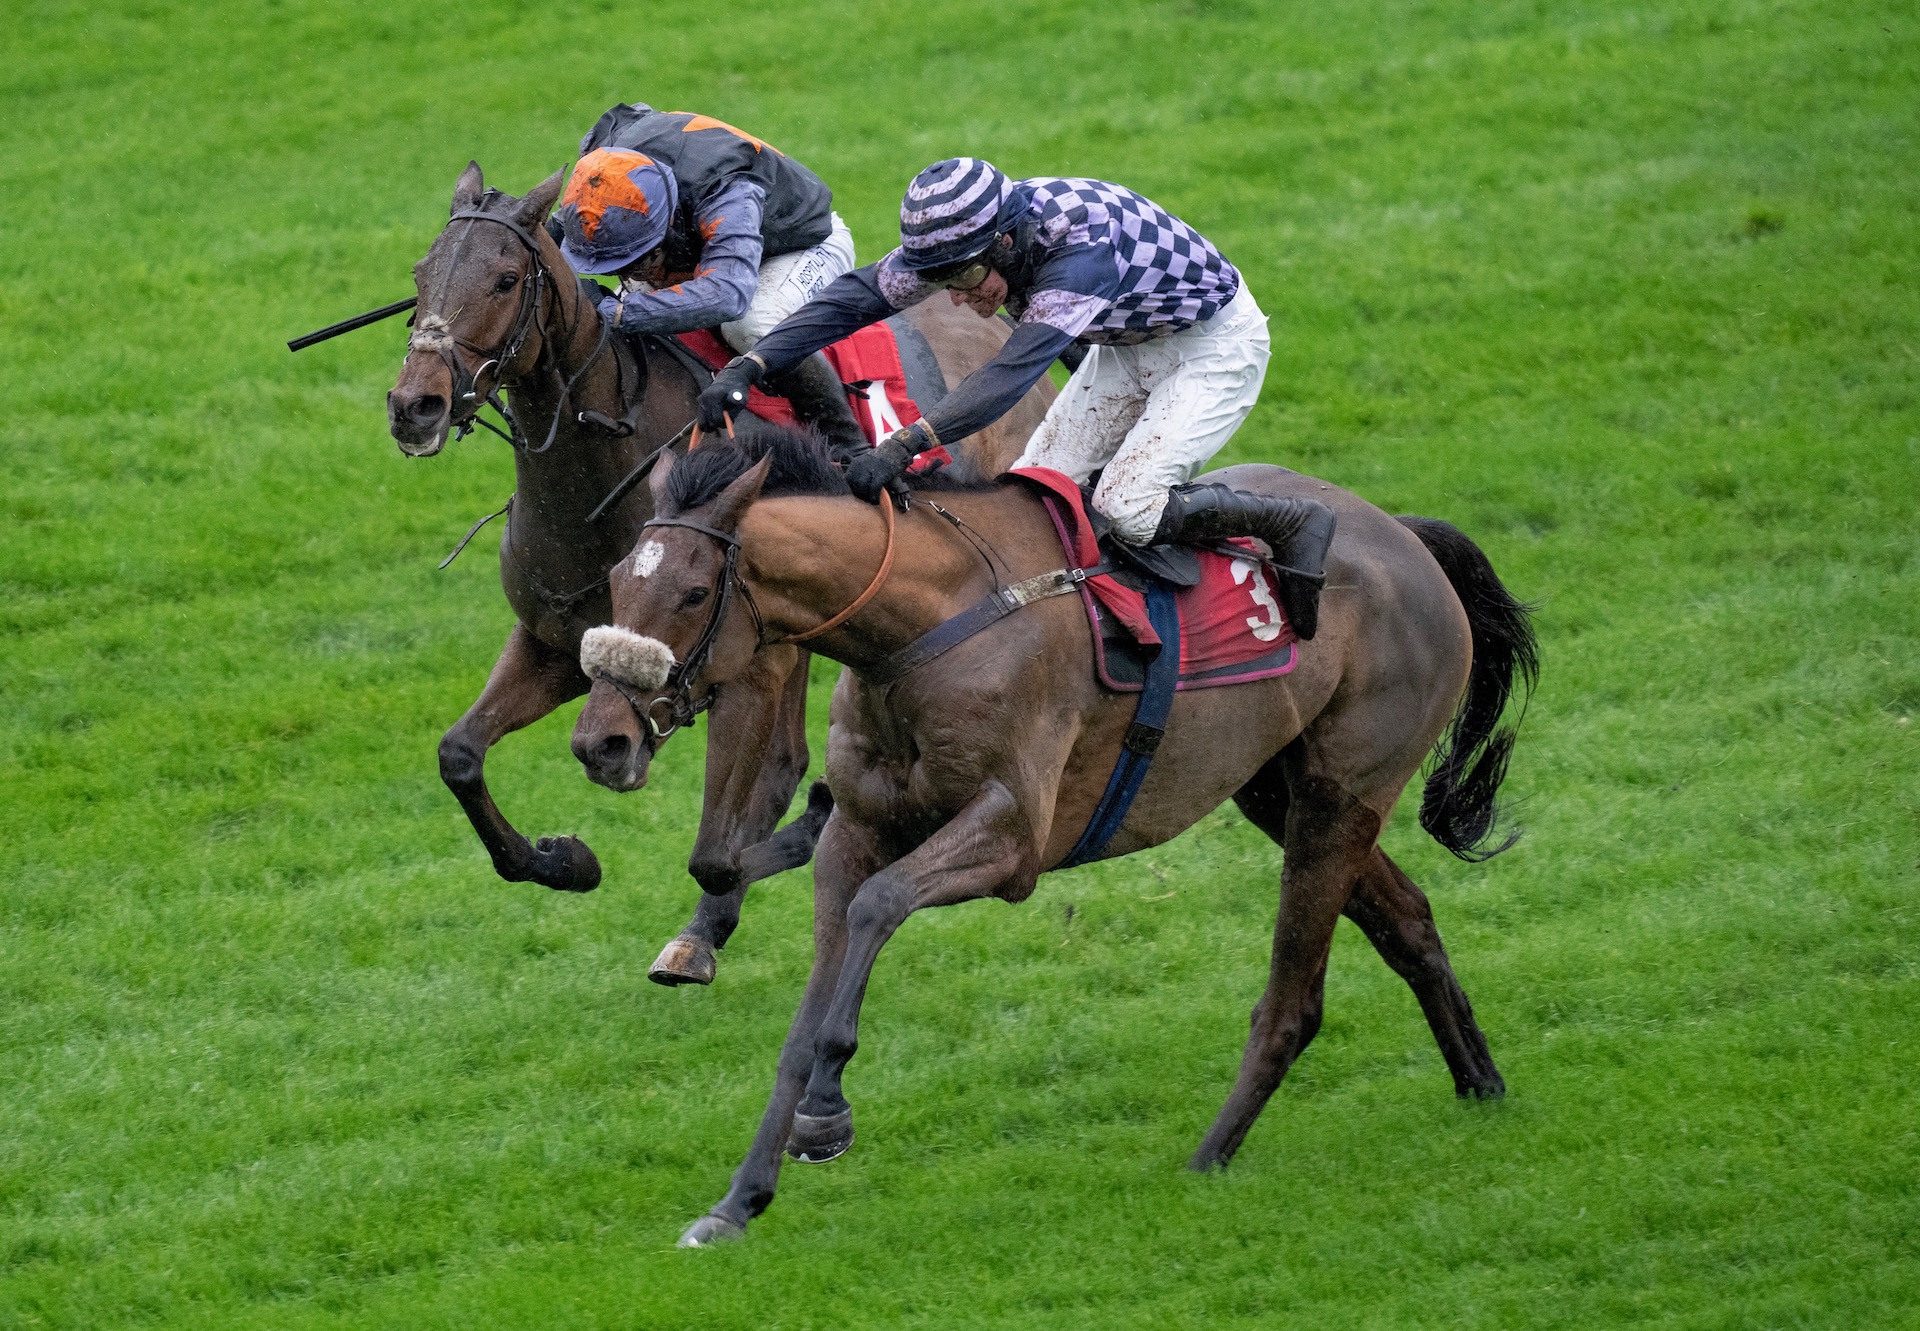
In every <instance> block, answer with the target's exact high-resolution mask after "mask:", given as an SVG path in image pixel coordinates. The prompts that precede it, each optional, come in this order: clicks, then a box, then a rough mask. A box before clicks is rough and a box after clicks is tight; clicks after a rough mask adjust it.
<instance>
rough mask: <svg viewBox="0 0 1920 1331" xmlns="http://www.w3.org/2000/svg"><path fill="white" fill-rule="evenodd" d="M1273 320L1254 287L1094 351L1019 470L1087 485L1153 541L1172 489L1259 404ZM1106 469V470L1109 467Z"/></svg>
mask: <svg viewBox="0 0 1920 1331" xmlns="http://www.w3.org/2000/svg"><path fill="white" fill-rule="evenodd" d="M1270 353H1271V344H1270V343H1269V341H1268V339H1267V316H1266V315H1264V314H1262V313H1261V312H1260V306H1259V304H1258V303H1257V302H1256V301H1255V300H1254V298H1253V295H1252V293H1251V292H1249V291H1248V290H1247V286H1246V282H1245V280H1244V279H1243V280H1242V281H1241V284H1240V291H1239V293H1238V294H1237V295H1235V296H1234V298H1233V299H1232V300H1230V301H1228V302H1227V304H1226V307H1225V308H1224V309H1222V310H1221V311H1220V312H1219V313H1218V314H1215V315H1214V316H1213V317H1212V318H1211V319H1208V320H1206V321H1205V322H1204V323H1198V324H1195V325H1194V326H1193V327H1191V328H1188V329H1185V330H1183V331H1181V332H1178V333H1174V334H1173V335H1172V336H1170V337H1162V338H1156V339H1155V340H1153V341H1151V342H1140V343H1136V344H1135V345H1133V346H1126V347H1117V346H1100V345H1094V346H1091V347H1089V348H1088V349H1087V358H1086V359H1085V360H1083V361H1081V362H1080V368H1079V369H1077V370H1075V371H1074V372H1073V377H1072V378H1071V379H1069V380H1067V386H1066V387H1065V388H1064V389H1062V390H1061V391H1060V396H1059V397H1057V398H1055V399H1054V400H1053V406H1052V407H1050V408H1048V410H1047V415H1046V419H1045V420H1043V421H1041V422H1040V428H1039V429H1037V430H1035V431H1034V432H1033V437H1032V438H1031V439H1029V440H1028V441H1027V447H1026V451H1025V452H1023V453H1022V454H1021V455H1020V460H1019V462H1017V463H1015V464H1014V465H1015V466H1020V467H1051V468H1053V469H1054V470H1055V471H1061V472H1065V473H1066V474H1067V475H1068V476H1071V477H1072V478H1073V479H1074V480H1076V481H1079V482H1081V483H1083V484H1084V483H1085V482H1086V479H1087V477H1088V476H1090V475H1092V474H1093V473H1094V472H1096V471H1101V472H1102V475H1101V477H1100V485H1099V488H1098V489H1096V490H1095V491H1094V493H1093V506H1094V507H1095V508H1097V509H1099V510H1100V512H1102V513H1103V514H1105V515H1106V517H1107V519H1108V520H1109V521H1110V522H1112V523H1113V526H1114V531H1115V533H1116V534H1117V535H1118V536H1119V537H1120V539H1121V540H1123V541H1127V542H1129V543H1131V544H1134V545H1144V544H1146V543H1147V542H1148V541H1149V540H1150V539H1152V537H1153V533H1154V530H1155V529H1156V528H1157V527H1158V526H1159V525H1160V513H1161V510H1162V509H1164V508H1165V507H1166V506H1167V491H1168V490H1169V489H1171V488H1172V487H1173V486H1176V485H1184V484H1185V483H1186V482H1188V481H1190V480H1192V479H1193V478H1194V477H1195V476H1197V475H1198V474H1199V473H1200V470H1201V468H1203V467H1204V466H1205V465H1206V464H1207V460H1208V459H1209V458H1211V457H1212V456H1213V455H1214V454H1215V453H1218V452H1219V451H1220V450H1221V448H1223V447H1224V446H1225V445H1226V442H1227V440H1229V439H1231V438H1232V437H1233V432H1234V431H1235V430H1237V429H1239V428H1240V422H1242V421H1244V420H1245V419H1246V418H1247V413H1248V412H1250V411H1252V410H1253V404H1254V403H1255V402H1256V401H1258V400H1259V397H1260V384H1261V381H1262V380H1263V379H1265V378H1266V375H1267V357H1268V356H1269V354H1270ZM1102 469H1104V470H1102Z"/></svg>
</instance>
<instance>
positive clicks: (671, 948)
mask: <svg viewBox="0 0 1920 1331" xmlns="http://www.w3.org/2000/svg"><path fill="white" fill-rule="evenodd" d="M718 966H719V960H718V958H716V957H715V956H714V955H713V948H712V947H710V946H709V945H708V944H706V943H705V942H703V941H701V940H700V939H698V938H689V937H687V936H686V935H685V934H681V935H680V936H679V937H678V938H676V939H674V940H673V941H672V942H670V943H668V944H667V945H666V946H665V947H663V948H661V949H660V955H659V956H657V957H655V958H654V960H653V965H652V967H651V968H650V969H649V970H648V971H647V978H648V979H649V980H652V981H653V982H654V983H655V984H665V985H677V984H712V983H713V973H714V971H715V969H716V968H717V967H718Z"/></svg>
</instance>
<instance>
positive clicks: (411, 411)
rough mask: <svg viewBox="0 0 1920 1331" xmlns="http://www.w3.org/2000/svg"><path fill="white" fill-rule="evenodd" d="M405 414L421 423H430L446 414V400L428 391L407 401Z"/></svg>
mask: <svg viewBox="0 0 1920 1331" xmlns="http://www.w3.org/2000/svg"><path fill="white" fill-rule="evenodd" d="M407 414H408V415H409V416H411V417H413V418H414V419H415V420H416V421H419V422H420V423H421V424H423V425H431V424H433V423H434V422H435V421H438V420H439V419H440V418H441V417H442V416H444V415H446V414H447V400H446V399H445V398H443V397H441V396H440V395H439V394H438V393H428V394H426V395H425V396H424V397H417V398H415V399H414V400H413V401H411V402H409V403H408V404H407Z"/></svg>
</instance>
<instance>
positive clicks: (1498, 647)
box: [1400, 517, 1540, 861]
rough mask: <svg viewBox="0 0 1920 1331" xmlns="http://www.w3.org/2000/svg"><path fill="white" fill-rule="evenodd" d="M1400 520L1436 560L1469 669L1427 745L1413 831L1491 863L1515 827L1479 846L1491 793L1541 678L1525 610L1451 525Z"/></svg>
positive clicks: (1488, 830) (1490, 815)
mask: <svg viewBox="0 0 1920 1331" xmlns="http://www.w3.org/2000/svg"><path fill="white" fill-rule="evenodd" d="M1400 522H1401V523H1402V524H1403V525H1404V526H1406V527H1407V528H1408V529H1409V530H1410V531H1412V532H1413V534H1414V535H1415V536H1418V537H1419V538H1420V543H1421V544H1422V545H1424V546H1426V547H1427V550H1428V552H1429V553H1430V554H1432V555H1433V557H1434V559H1435V560H1436V561H1438V562H1439V565H1440V567H1441V569H1442V571H1444V572H1445V573H1446V575H1447V581H1448V582H1450V583H1452V584H1453V592H1454V595H1456V596H1458V597H1459V598H1460V604H1461V605H1462V606H1464V607H1465V608H1466V612H1467V622H1468V623H1469V624H1471V625H1472V626H1473V670H1472V672H1471V673H1470V674H1469V675H1468V676H1467V693H1466V696H1465V697H1464V698H1462V699H1461V700H1460V710H1459V711H1457V712H1455V713H1454V714H1453V723H1452V724H1451V725H1449V726H1448V727H1447V731H1446V733H1445V734H1444V735H1442V736H1441V737H1440V742H1439V744H1437V745H1436V746H1435V747H1434V761H1433V766H1432V768H1431V770H1429V771H1428V773H1427V785H1426V791H1425V793H1424V794H1423V795H1422V797H1421V800H1420V826H1422V827H1424V828H1426V829H1427V832H1428V833H1429V834H1430V835H1431V836H1432V837H1433V839H1434V840H1435V841H1438V842H1439V843H1440V844H1441V845H1443V846H1445V847H1446V848H1447V849H1448V850H1450V851H1452V852H1453V853H1454V854H1455V855H1458V856H1459V857H1460V858H1461V859H1463V860H1472V861H1479V860H1488V859H1492V858H1493V857H1494V856H1495V855H1498V854H1499V853H1500V852H1501V851H1503V850H1506V849H1507V848H1508V847H1509V846H1511V845H1513V843H1514V842H1516V841H1518V840H1519V839H1520V833H1519V831H1518V830H1517V829H1516V830H1514V831H1510V832H1508V833H1507V836H1506V839H1505V840H1503V841H1502V842H1500V844H1499V845H1497V846H1495V847H1494V848H1493V849H1491V850H1483V849H1481V845H1482V843H1484V842H1485V841H1486V840H1487V839H1488V838H1489V837H1490V836H1492V835H1493V830H1494V824H1495V823H1497V822H1498V821H1499V817H1500V811H1499V808H1498V806H1497V805H1496V804H1495V802H1494V796H1495V794H1496V793H1497V792H1498V791H1499V789H1500V782H1501V781H1502V780H1504V779H1505V778H1506V775H1507V759H1508V758H1510V757H1512V756H1513V739H1514V732H1515V731H1516V730H1517V729H1518V728H1519V725H1520V718H1521V717H1522V716H1524V715H1525V714H1526V709H1527V699H1528V698H1529V697H1531V696H1532V694H1533V686H1534V683H1535V681H1537V680H1538V679H1539V677H1540V646H1539V644H1538V643H1537V642H1535V641H1534V637H1533V625H1532V623H1531V613H1532V607H1530V606H1528V605H1525V604H1523V603H1522V602H1520V601H1516V600H1514V599H1513V596H1512V595H1511V594H1510V593H1509V592H1508V591H1507V589H1506V587H1505V586H1503V585H1502V584H1501V582H1500V577H1499V575H1498V574H1496V573H1495V572H1494V571H1493V565H1492V564H1490V563H1488V562H1487V556H1486V553H1485V552H1484V551H1483V550H1481V549H1480V547H1479V546H1477V545H1475V544H1474V543H1473V541H1472V539H1471V538H1470V537H1468V536H1467V534H1466V533H1465V532H1463V531H1461V530H1460V529H1459V528H1458V527H1456V526H1454V525H1453V524H1452V523H1450V522H1441V521H1440V520H1439V519H1437V518H1413V517H1403V518H1401V519H1400ZM1516 686H1517V687H1518V691H1519V694H1520V711H1519V715H1517V716H1515V717H1514V721H1513V724H1512V725H1510V726H1508V727H1506V728H1505V729H1504V730H1502V729H1499V728H1498V726H1499V722H1500V714H1501V713H1502V712H1504V711H1505V710H1506V707H1507V702H1508V700H1509V699H1511V698H1512V697H1513V695H1514V692H1515V688H1516Z"/></svg>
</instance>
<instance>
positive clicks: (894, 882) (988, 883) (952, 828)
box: [787, 780, 1040, 1163]
mask: <svg viewBox="0 0 1920 1331" xmlns="http://www.w3.org/2000/svg"><path fill="white" fill-rule="evenodd" d="M1039 874H1040V847H1039V844H1038V837H1037V835H1036V833H1035V830H1034V827H1033V824H1032V821H1031V819H1030V818H1029V817H1028V816H1027V815H1026V814H1024V813H1023V812H1022V810H1021V807H1020V802H1019V801H1018V800H1017V799H1016V798H1015V796H1014V794H1013V792H1012V791H1011V790H1009V789H1008V788H1007V787H1006V786H1005V785H1003V784H1002V783H1000V782H999V781H994V780H989V781H988V782H986V783H985V784H984V785H983V786H982V787H981V789H980V792H979V794H977V795H975V796H974V798H973V799H972V800H971V801H970V802H969V803H968V804H967V805H966V806H965V807H964V808H963V809H961V811H960V813H959V814H958V815H957V816H956V817H955V818H954V819H953V820H952V821H951V822H949V823H947V824H946V825H945V826H944V827H942V828H941V829H940V830H939V831H938V832H935V833H934V834H933V835H932V836H931V837H929V838H928V839H927V840H926V841H925V842H923V843H922V844H921V845H920V847H919V848H918V849H916V850H915V851H913V852H912V853H911V854H909V855H907V856H905V857H903V858H902V859H900V860H898V861H896V862H895V863H894V864H892V865H891V866H889V867H888V868H885V869H882V870H881V871H880V872H879V873H877V874H875V875H874V876H873V877H871V878H869V879H868V880H867V881H866V882H865V883H863V884H862V885H861V887H860V890H859V891H858V892H856V893H855V894H854V897H853V901H852V902H851V903H850V904H849V906H848V908H847V952H846V959H845V961H844V962H843V963H842V964H841V967H840V975H839V979H838V980H837V982H836V983H835V986H834V991H833V1001H832V1003H831V1004H830V1005H829V1006H828V1008H827V1012H826V1015H825V1017H824V1018H823V1019H822V1021H821V1025H820V1033H819V1037H818V1039H817V1040H816V1041H815V1045H814V1062H813V1070H812V1073H811V1075H810V1076H809V1078H808V1080H807V1092H806V1095H805V1097H804V1098H803V1099H802V1100H801V1101H800V1105H799V1108H798V1110H797V1111H796V1112H795V1114H794V1118H793V1139H792V1141H791V1142H790V1143H789V1145H788V1147H787V1150H788V1154H790V1155H792V1156H793V1157H794V1158H795V1159H796V1160H804V1161H807V1162H809V1163H818V1162H820V1161H824V1160H831V1159H833V1158H834V1157H835V1156H837V1155H839V1154H840V1153H841V1152H843V1151H845V1150H846V1149H847V1147H848V1146H850V1145H852V1143H853V1109H852V1107H851V1106H849V1105H848V1103H847V1100H846V1096H845V1095H844V1094H843V1093H842V1091H841V1077H842V1074H843V1073H844V1072H845V1071H846V1066H847V1063H848V1061H849V1060H851V1059H852V1058H853V1055H854V1051H855V1049H857V1048H858V1046H859V1029H860V1004H861V1003H862V1001H863V1000H864V999H865V998H866V993H867V981H868V979H869V978H870V977H871V976H872V974H873V965H874V962H875V961H876V960H877V959H878V958H879V955H880V949H881V948H882V947H883V946H885V944H886V941H887V939H889V938H891V937H892V936H893V932H894V930H896V929H898V928H899V927H900V925H901V924H902V922H904V921H905V920H906V918H907V916H909V915H911V914H913V912H915V911H916V910H923V909H925V908H926V907H929V906H950V905H953V904H955V903H957V902H961V901H971V900H974V899H976V898H979V897H986V896H999V897H1004V898H1006V899H1007V900H1009V901H1021V900H1024V899H1025V898H1026V897H1027V896H1028V895H1030V894H1031V893H1032V891H1033V888H1034V883H1035V882H1036V881H1037V880H1038V878H1039Z"/></svg>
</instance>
